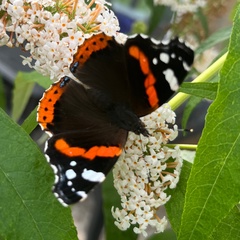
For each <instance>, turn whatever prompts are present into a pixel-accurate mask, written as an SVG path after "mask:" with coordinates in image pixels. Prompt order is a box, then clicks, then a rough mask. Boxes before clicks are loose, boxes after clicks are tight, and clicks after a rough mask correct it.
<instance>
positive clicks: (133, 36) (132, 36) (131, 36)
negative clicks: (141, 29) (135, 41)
mask: <svg viewBox="0 0 240 240" xmlns="http://www.w3.org/2000/svg"><path fill="white" fill-rule="evenodd" d="M136 36H137V33H135V34H132V35H130V36H128V38H129V39H131V38H135V37H136Z"/></svg>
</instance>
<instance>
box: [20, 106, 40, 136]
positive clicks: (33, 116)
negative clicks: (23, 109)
mask: <svg viewBox="0 0 240 240" xmlns="http://www.w3.org/2000/svg"><path fill="white" fill-rule="evenodd" d="M37 124H38V123H37V107H35V109H34V110H33V111H32V112H31V113H30V114H29V116H28V117H27V118H26V119H25V120H24V122H23V123H22V128H23V129H24V130H25V131H26V132H27V133H28V134H30V133H31V132H32V131H33V130H34V129H35V128H36V126H37Z"/></svg>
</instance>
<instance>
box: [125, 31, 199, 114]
mask: <svg viewBox="0 0 240 240" xmlns="http://www.w3.org/2000/svg"><path fill="white" fill-rule="evenodd" d="M125 55H126V59H127V60H126V62H127V71H128V79H129V83H130V89H131V93H130V96H131V100H130V102H131V108H132V109H133V111H134V112H135V113H136V114H137V115H138V116H144V115H147V114H149V113H151V112H152V111H153V110H154V109H156V108H158V107H159V106H160V105H162V104H163V103H165V102H166V101H167V100H168V99H169V98H170V97H171V96H172V95H173V94H174V92H176V91H177V90H178V87H179V85H180V84H181V83H182V81H183V80H184V78H185V77H186V75H187V73H188V71H189V70H190V66H191V65H192V63H193V58H194V53H193V51H192V49H191V48H189V47H187V46H186V45H185V44H184V43H183V42H180V41H179V39H178V38H175V39H173V40H171V41H170V42H168V43H162V42H160V41H156V40H155V39H150V38H149V37H147V36H145V35H136V36H134V37H130V38H128V40H127V42H126V44H125Z"/></svg>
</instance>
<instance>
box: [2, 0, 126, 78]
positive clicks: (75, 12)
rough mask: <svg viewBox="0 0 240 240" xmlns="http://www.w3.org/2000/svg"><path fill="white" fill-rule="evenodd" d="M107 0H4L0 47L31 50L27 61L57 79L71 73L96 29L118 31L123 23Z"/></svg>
mask: <svg viewBox="0 0 240 240" xmlns="http://www.w3.org/2000/svg"><path fill="white" fill-rule="evenodd" d="M106 4H108V3H107V2H106V1H105V0H91V1H89V3H88V4H86V3H85V1H84V0H71V1H69V0H55V1H54V0H40V1H36V0H2V1H1V4H0V13H1V18H0V46H3V45H7V46H9V47H11V46H21V47H23V48H24V50H26V51H29V52H30V57H28V58H24V60H23V64H28V65H29V66H30V67H33V68H34V69H35V70H37V71H38V72H40V73H41V74H43V75H48V76H50V78H51V79H53V80H56V79H58V78H60V77H62V76H63V75H68V74H69V68H68V67H69V65H70V64H71V62H72V57H73V55H74V53H75V52H76V50H77V47H78V46H79V45H81V44H82V43H83V42H84V40H85V39H86V38H89V37H90V36H92V34H94V33H96V32H99V31H101V32H104V33H106V34H107V35H109V36H116V37H117V40H121V39H123V40H124V38H121V34H118V33H117V31H119V24H118V20H117V18H116V17H115V15H114V13H113V12H112V11H111V10H109V9H108V8H107V6H106Z"/></svg>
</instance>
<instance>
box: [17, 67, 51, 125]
mask: <svg viewBox="0 0 240 240" xmlns="http://www.w3.org/2000/svg"><path fill="white" fill-rule="evenodd" d="M35 83H38V84H39V85H40V86H42V87H43V88H47V87H49V86H50V83H51V82H50V80H49V78H47V77H43V76H42V75H41V74H39V73H37V72H36V71H33V72H18V74H17V76H16V79H15V82H14V90H13V106H12V118H13V120H15V121H18V120H19V118H20V117H21V115H22V113H23V111H24V109H25V108H26V105H27V103H28V101H29V98H30V96H31V94H32V91H33V87H34V84H35Z"/></svg>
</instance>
